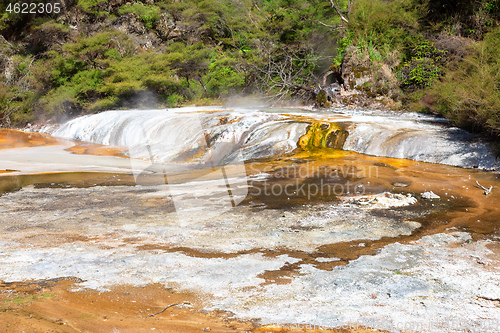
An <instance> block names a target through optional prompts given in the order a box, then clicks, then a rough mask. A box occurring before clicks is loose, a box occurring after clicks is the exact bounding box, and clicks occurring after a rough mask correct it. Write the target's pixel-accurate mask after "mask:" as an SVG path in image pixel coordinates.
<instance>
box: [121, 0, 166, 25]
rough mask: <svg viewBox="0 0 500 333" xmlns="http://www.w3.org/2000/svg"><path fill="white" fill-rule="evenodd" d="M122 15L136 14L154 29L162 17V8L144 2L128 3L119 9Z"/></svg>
mask: <svg viewBox="0 0 500 333" xmlns="http://www.w3.org/2000/svg"><path fill="white" fill-rule="evenodd" d="M118 13H119V14H120V15H123V14H129V13H132V14H135V15H137V16H138V17H139V19H140V20H141V21H142V22H143V23H144V26H146V27H147V28H149V29H152V28H153V27H154V26H155V25H156V22H157V21H158V19H159V18H160V13H161V11H160V8H159V7H157V6H151V5H145V4H143V3H140V2H138V3H128V4H125V5H123V6H121V7H120V9H119V10H118Z"/></svg>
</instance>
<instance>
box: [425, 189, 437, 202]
mask: <svg viewBox="0 0 500 333" xmlns="http://www.w3.org/2000/svg"><path fill="white" fill-rule="evenodd" d="M422 198H424V199H429V200H430V199H440V197H439V195H437V194H435V193H434V192H432V191H428V192H424V193H422Z"/></svg>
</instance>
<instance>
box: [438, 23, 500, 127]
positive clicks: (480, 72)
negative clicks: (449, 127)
mask: <svg viewBox="0 0 500 333" xmlns="http://www.w3.org/2000/svg"><path fill="white" fill-rule="evenodd" d="M471 52H472V54H471V55H469V56H468V57H466V58H465V59H464V61H463V62H462V63H461V64H460V65H459V66H458V68H456V69H451V70H449V71H448V72H447V73H446V75H445V76H444V78H443V79H442V80H441V81H440V82H437V83H436V84H434V85H433V86H432V87H431V89H430V90H429V93H430V94H431V96H432V103H431V106H432V108H433V109H434V110H435V111H436V112H438V113H440V114H442V115H444V116H446V117H447V118H449V119H451V120H453V121H454V122H455V123H456V124H457V125H459V126H462V127H465V128H468V129H471V130H475V131H477V130H486V131H487V132H488V133H490V134H492V135H496V136H500V28H497V29H495V30H493V31H492V32H490V33H488V34H486V35H485V39H484V41H482V42H480V43H478V44H477V45H475V47H473V49H472V50H471Z"/></svg>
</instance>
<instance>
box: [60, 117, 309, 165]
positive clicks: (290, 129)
mask: <svg viewBox="0 0 500 333" xmlns="http://www.w3.org/2000/svg"><path fill="white" fill-rule="evenodd" d="M306 126H307V123H304V122H297V121H290V120H289V119H287V117H286V116H284V115H279V114H272V113H265V112H257V111H252V112H245V113H243V112H228V111H220V108H219V111H217V109H214V108H182V109H171V110H129V111H107V112H102V113H100V114H97V115H88V116H83V117H80V118H76V119H73V120H71V121H69V122H67V123H66V124H64V125H62V126H61V127H60V128H59V129H57V130H56V131H55V132H54V133H52V134H53V135H54V136H57V137H62V138H69V139H73V140H79V141H86V142H94V143H99V144H105V145H114V146H124V147H128V148H129V152H130V155H131V156H133V157H135V158H142V159H149V158H151V159H153V160H154V161H162V162H195V163H196V162H198V163H200V162H201V163H204V162H208V161H209V160H210V162H211V163H214V164H221V163H224V162H225V161H227V160H229V161H230V160H232V159H234V158H235V157H236V155H238V156H239V158H243V159H252V158H259V157H267V156H273V155H278V154H282V153H288V152H290V151H292V150H293V149H295V148H296V147H297V145H296V143H297V141H298V139H299V138H300V136H301V135H303V133H304V132H305V128H306ZM145 145H147V149H145Z"/></svg>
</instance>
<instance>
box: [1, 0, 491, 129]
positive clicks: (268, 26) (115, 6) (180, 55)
mask: <svg viewBox="0 0 500 333" xmlns="http://www.w3.org/2000/svg"><path fill="white" fill-rule="evenodd" d="M32 2H36V3H40V2H43V3H46V1H41V0H33V1H32ZM53 2H56V1H53ZM57 2H59V3H61V11H60V13H57V14H56V13H45V14H21V13H15V12H14V11H11V12H8V11H6V10H7V9H8V7H7V6H8V3H2V4H0V15H1V18H0V33H1V35H2V36H1V37H0V122H1V125H2V126H22V125H24V124H26V123H27V122H33V121H44V120H46V119H48V118H53V117H57V116H64V117H66V116H74V115H78V114H82V113H89V112H97V111H100V110H105V109H110V108H131V107H139V108H140V107H172V106H180V105H186V104H193V103H195V104H213V103H221V102H223V101H224V100H226V99H228V98H230V97H233V96H247V95H253V96H258V97H259V98H263V99H266V100H268V101H273V102H279V101H289V100H291V99H293V100H295V101H296V102H305V103H314V102H315V103H316V104H317V105H319V106H328V105H330V104H331V103H333V102H338V103H344V104H358V105H364V106H374V105H376V106H381V107H390V108H400V109H408V110H414V111H424V112H434V113H439V114H441V115H444V116H446V117H448V118H450V119H451V120H452V121H454V122H455V123H456V124H458V125H460V126H463V127H466V128H468V129H471V130H475V131H481V132H483V133H487V134H489V135H491V136H493V137H498V135H499V134H500V119H499V117H500V111H499V107H498V106H499V104H500V95H499V87H500V80H499V77H498V75H499V74H498V73H499V71H498V67H499V64H500V28H498V22H499V20H500V17H499V8H500V0H478V1H466V0H459V1H456V2H454V3H453V4H451V3H449V2H446V1H441V0H437V1H430V0H392V1H387V0H346V1H344V0H311V1H299V0H60V1H57ZM331 83H338V84H339V85H341V86H342V88H343V95H342V96H341V97H338V98H337V100H332V99H331V98H330V97H331V96H330V97H328V96H326V94H325V93H324V91H322V90H321V89H324V88H325V85H329V84H331ZM344 93H345V94H344ZM327 97H328V98H327Z"/></svg>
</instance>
